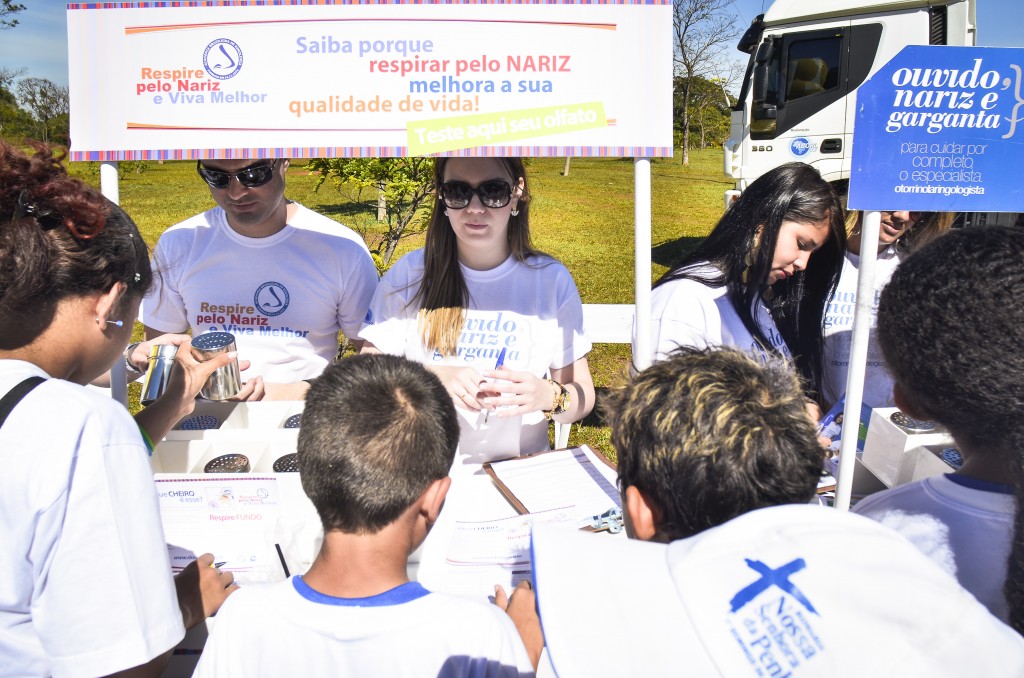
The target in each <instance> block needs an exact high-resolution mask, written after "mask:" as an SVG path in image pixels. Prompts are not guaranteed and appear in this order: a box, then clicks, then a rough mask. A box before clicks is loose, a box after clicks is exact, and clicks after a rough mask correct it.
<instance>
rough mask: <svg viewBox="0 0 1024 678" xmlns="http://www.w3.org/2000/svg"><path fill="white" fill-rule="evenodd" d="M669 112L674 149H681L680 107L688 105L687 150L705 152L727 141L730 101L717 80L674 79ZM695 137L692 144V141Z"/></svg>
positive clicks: (677, 77) (681, 118) (723, 86)
mask: <svg viewBox="0 0 1024 678" xmlns="http://www.w3.org/2000/svg"><path fill="white" fill-rule="evenodd" d="M672 101H673V111H672V117H673V120H675V132H676V138H677V141H678V145H679V146H680V147H682V146H683V145H684V142H683V137H684V136H687V135H686V134H684V130H683V112H682V111H683V106H684V102H688V116H687V117H688V118H689V125H688V126H687V128H688V131H689V136H688V138H687V139H686V142H685V145H686V147H687V148H707V147H709V146H717V145H720V144H722V143H724V142H725V140H726V139H727V138H728V137H729V123H730V120H729V115H730V110H729V108H730V106H732V103H733V99H732V98H731V97H730V95H729V94H728V93H727V92H726V91H725V84H724V83H723V82H721V81H720V80H707V79H705V78H701V77H699V76H698V77H695V78H693V79H692V80H688V79H687V78H684V77H681V76H676V78H675V79H674V87H673V97H672ZM694 136H696V140H695V139H694Z"/></svg>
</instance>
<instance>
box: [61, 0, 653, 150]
mask: <svg viewBox="0 0 1024 678" xmlns="http://www.w3.org/2000/svg"><path fill="white" fill-rule="evenodd" d="M271 3H273V4H271ZM313 3H317V4H313ZM184 4H185V3H176V2H151V3H144V4H141V5H136V4H123V5H122V4H95V3H80V4H70V5H68V49H69V57H70V58H69V63H70V67H69V68H70V94H71V142H72V146H71V151H72V152H71V159H72V160H131V159H178V158H180V159H194V158H212V157H253V156H284V157H353V156H380V157H388V156H402V155H427V154H458V155H524V156H566V155H609V156H627V157H651V156H670V155H671V154H672V28H671V27H672V17H671V4H670V3H669V2H668V1H667V0H657V1H656V2H653V3H649V4H610V3H608V4H599V3H594V4H589V3H588V4H576V3H569V2H561V3H553V4H518V3H501V4H487V3H468V4H460V3H455V4H451V3H446V4H431V3H412V2H410V3H402V2H393V3H388V2H382V3H379V4H376V3H375V4H346V3H344V2H338V3H334V4H327V3H325V0H309V1H308V2H303V1H301V0H292V1H289V0H285V1H284V2H282V0H268V1H267V2H260V1H258V0H257V1H256V2H253V1H251V0H250V1H249V2H246V3H245V4H244V5H233V4H232V3H231V2H224V1H219V2H195V3H192V2H190V3H187V4H188V6H180V5H184Z"/></svg>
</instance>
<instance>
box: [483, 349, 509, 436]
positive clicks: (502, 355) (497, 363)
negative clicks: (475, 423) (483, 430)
mask: <svg viewBox="0 0 1024 678" xmlns="http://www.w3.org/2000/svg"><path fill="white" fill-rule="evenodd" d="M507 350H508V347H503V348H502V349H501V353H499V354H498V359H497V360H495V361H494V369H498V368H500V367H501V366H502V365H504V364H505V351H507ZM490 416H491V411H490V410H487V411H485V412H484V423H485V424H486V423H487V420H488V418H490Z"/></svg>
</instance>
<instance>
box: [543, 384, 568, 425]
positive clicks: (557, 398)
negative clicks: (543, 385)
mask: <svg viewBox="0 0 1024 678" xmlns="http://www.w3.org/2000/svg"><path fill="white" fill-rule="evenodd" d="M545 381H547V382H548V383H549V384H551V395H552V399H551V409H550V410H541V411H542V412H543V413H544V418H545V419H547V420H548V421H552V419H553V417H554V416H555V415H556V414H562V413H563V412H565V411H566V410H568V409H569V406H570V404H571V399H570V397H569V390H568V389H567V388H565V386H563V385H562V384H559V383H558V382H557V381H555V380H554V379H546V380H545Z"/></svg>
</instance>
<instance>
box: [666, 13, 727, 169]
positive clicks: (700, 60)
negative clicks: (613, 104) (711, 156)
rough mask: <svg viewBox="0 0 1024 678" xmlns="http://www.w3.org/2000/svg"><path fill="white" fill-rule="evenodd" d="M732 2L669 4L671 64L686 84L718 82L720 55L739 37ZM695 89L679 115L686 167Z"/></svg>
mask: <svg viewBox="0 0 1024 678" xmlns="http://www.w3.org/2000/svg"><path fill="white" fill-rule="evenodd" d="M732 6H733V2H732V0H673V3H672V28H673V31H674V34H673V35H674V43H675V44H674V45H673V48H674V52H675V54H674V61H675V72H676V75H677V76H682V77H684V78H685V79H686V81H687V82H693V81H694V79H695V78H698V77H699V78H704V79H705V80H711V79H721V78H722V73H723V72H724V70H725V69H726V66H725V65H724V64H723V63H722V62H723V51H724V50H725V49H726V48H727V47H729V46H732V44H733V43H735V42H736V38H737V37H738V36H739V33H738V31H737V30H736V25H737V23H738V17H737V16H736V15H735V13H734V12H733V10H732ZM695 95H696V90H695V88H687V89H686V94H685V95H684V96H683V100H682V102H681V103H682V106H681V109H682V110H681V114H682V131H683V164H684V165H689V164H690V106H691V104H692V102H693V100H692V99H691V96H695Z"/></svg>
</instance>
